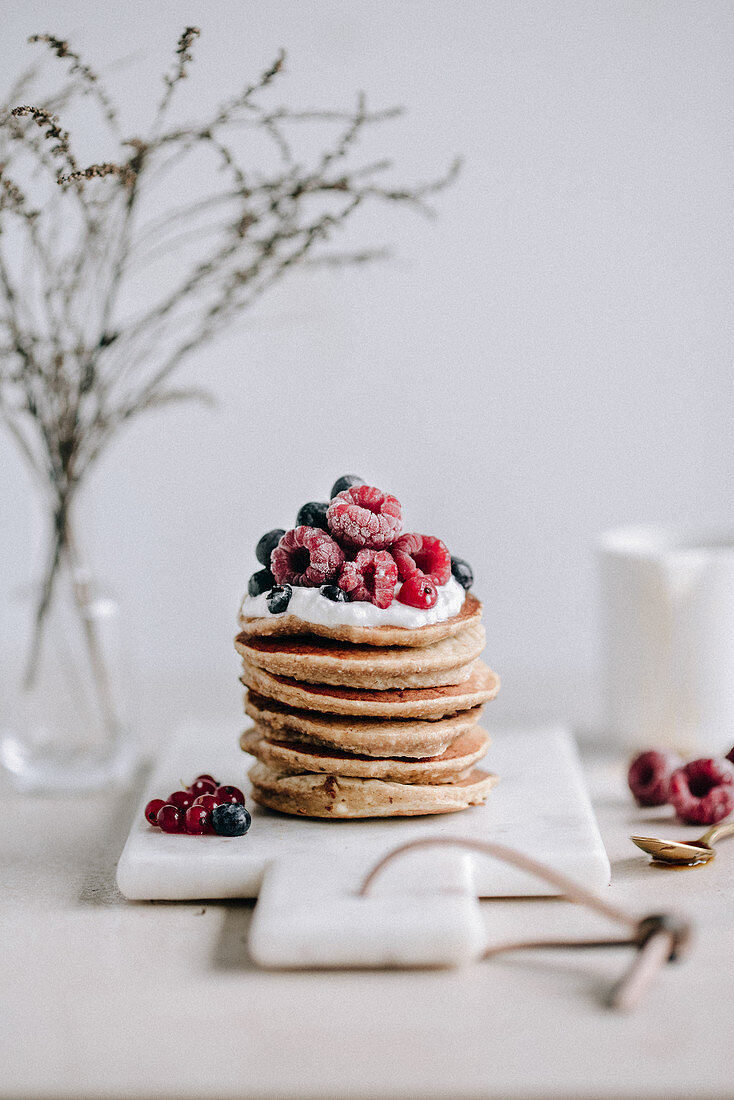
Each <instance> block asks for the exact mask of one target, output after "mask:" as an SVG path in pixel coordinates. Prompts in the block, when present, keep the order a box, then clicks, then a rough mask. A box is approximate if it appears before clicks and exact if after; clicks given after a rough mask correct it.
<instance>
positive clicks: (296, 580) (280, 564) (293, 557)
mask: <svg viewBox="0 0 734 1100" xmlns="http://www.w3.org/2000/svg"><path fill="white" fill-rule="evenodd" d="M343 561H344V551H343V550H342V549H341V547H340V546H338V545H337V544H336V543H335V542H334V540H333V538H332V537H331V536H330V535H327V534H326V532H325V531H322V530H320V528H318V527H305V526H304V527H294V528H293V530H292V531H286V533H285V534H284V535H283V538H282V539H281V540H280V542H279V543H278V545H277V546H276V548H275V550H273V553H272V555H271V558H270V563H271V568H272V571H273V576H274V577H275V580H276V582H277V583H278V584H279V585H281V584H300V585H302V586H304V587H306V588H318V587H319V585H322V584H328V582H329V581H334V580H336V578H337V577H338V576H339V570H340V569H341V566H342V562H343Z"/></svg>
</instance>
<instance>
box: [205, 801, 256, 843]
mask: <svg viewBox="0 0 734 1100" xmlns="http://www.w3.org/2000/svg"><path fill="white" fill-rule="evenodd" d="M251 824H252V818H251V817H250V811H249V810H246V809H245V807H244V806H243V805H242V803H241V802H225V803H223V805H221V806H217V807H216V808H215V809H214V810H212V828H213V829H214V832H215V833H219V835H220V836H244V834H245V833H246V832H247V830H248V829H249V828H250V825H251Z"/></svg>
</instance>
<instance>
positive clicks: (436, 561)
mask: <svg viewBox="0 0 734 1100" xmlns="http://www.w3.org/2000/svg"><path fill="white" fill-rule="evenodd" d="M390 553H391V554H392V556H393V557H394V558H395V562H396V564H397V567H398V576H399V577H400V580H401V581H407V580H408V578H409V577H412V576H413V574H414V573H424V574H425V575H426V576H427V577H430V578H431V580H432V581H433V583H434V584H435V585H439V584H446V581H447V580H448V579H449V577H450V576H451V555H450V554H449V552H448V549H447V548H446V545H445V544H444V543H443V542H441V540H440V539H436V538H434V537H433V535H401V536H400V538H399V539H398V540H397V542H395V543H394V544H393V545H392V546H391V547H390ZM434 602H435V601H434Z"/></svg>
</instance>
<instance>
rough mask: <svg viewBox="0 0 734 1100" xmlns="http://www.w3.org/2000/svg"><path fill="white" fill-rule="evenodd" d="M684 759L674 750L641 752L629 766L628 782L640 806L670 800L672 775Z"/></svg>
mask: <svg viewBox="0 0 734 1100" xmlns="http://www.w3.org/2000/svg"><path fill="white" fill-rule="evenodd" d="M682 764H683V761H682V760H681V758H680V756H678V754H677V753H674V752H666V751H665V750H662V749H661V750H659V751H658V750H657V749H652V750H651V751H650V752H641V753H639V754H638V755H637V756H636V757H635V758H634V760H633V761H632V762H631V764H630V766H629V771H628V772H627V783H628V784H629V789H630V790H631V791H632V794H633V795H634V796H635V798H636V800H637V805H638V806H664V805H665V804H666V802H667V801H668V795H669V787H670V777H671V775H672V774H673V772H674V771H676V770H677V769H678V768H680V767H681V765H682Z"/></svg>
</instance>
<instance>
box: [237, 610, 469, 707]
mask: <svg viewBox="0 0 734 1100" xmlns="http://www.w3.org/2000/svg"><path fill="white" fill-rule="evenodd" d="M484 642H485V635H484V627H483V626H482V625H481V623H471V624H470V625H469V626H465V627H463V629H462V630H460V631H459V632H458V633H457V634H455V635H453V636H451V637H448V638H443V639H442V640H441V641H439V642H435V643H434V644H433V645H430V646H422V647H420V648H416V647H414V646H367V645H350V644H349V643H344V642H340V641H337V640H336V639H333V638H319V637H317V636H315V635H312V634H311V635H309V634H306V635H301V636H296V637H287V638H286V637H280V636H278V637H252V636H248V635H246V634H240V635H238V636H237V638H235V648H236V649H237V652H238V653H239V654H240V656H241V657H242V658H243V660H245V661H247V662H248V663H249V664H251V665H256V666H257V667H258V668H261V669H264V670H265V671H266V672H270V673H272V674H273V675H276V676H289V677H292V678H293V679H294V680H305V681H307V682H308V683H315V684H337V685H343V686H345V687H358V688H375V689H377V690H379V691H382V690H385V689H388V688H407V687H433V686H435V685H437V684H451V683H454V684H458V683H462V682H463V681H464V680H466V679H468V677H469V675H470V674H471V668H470V665H471V662H472V661H473V660H474V659H475V658H476V657H478V656H479V654H480V653H481V652H482V650H483V649H484Z"/></svg>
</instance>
